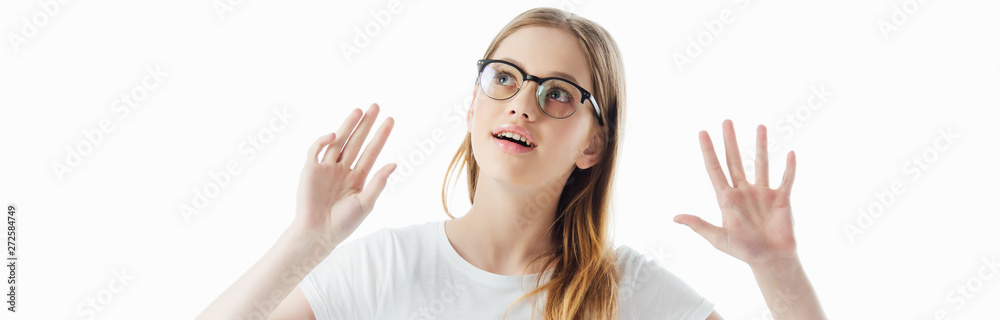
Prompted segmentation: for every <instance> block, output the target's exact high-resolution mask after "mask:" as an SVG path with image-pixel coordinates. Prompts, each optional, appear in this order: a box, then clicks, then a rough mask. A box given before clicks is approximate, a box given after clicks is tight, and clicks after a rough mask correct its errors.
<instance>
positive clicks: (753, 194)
mask: <svg viewBox="0 0 1000 320" xmlns="http://www.w3.org/2000/svg"><path fill="white" fill-rule="evenodd" d="M722 137H723V140H724V141H725V144H726V164H727V165H728V166H729V173H730V175H731V177H732V185H730V184H729V182H728V181H726V176H725V173H723V172H722V166H721V165H719V159H718V158H717V157H716V155H715V148H714V147H713V146H712V139H711V138H709V136H708V132H706V131H704V130H702V131H700V132H698V138H699V140H700V141H701V151H702V155H703V156H704V158H705V167H706V168H707V169H708V176H709V178H710V179H711V180H712V185H713V186H714V188H715V195H716V198H717V199H718V201H719V209H721V210H722V227H718V226H715V225H712V224H710V223H708V222H706V221H705V220H702V219H701V218H699V217H696V216H692V215H687V214H681V215H677V216H675V217H674V222H677V223H681V224H684V225H686V226H688V227H690V228H691V229H692V230H694V231H695V232H697V233H698V234H699V235H701V236H702V237H704V238H705V239H706V240H708V242H710V243H711V244H712V246H714V247H715V248H717V249H719V250H721V251H722V252H725V253H727V254H729V255H731V256H733V257H735V258H737V259H740V260H742V261H744V262H746V263H748V264H750V266H751V267H752V268H757V267H762V266H767V265H769V264H770V263H772V262H778V261H787V259H789V258H792V259H797V255H796V251H795V235H794V233H793V231H792V208H791V206H790V202H789V195H790V193H791V189H792V181H793V180H794V178H795V153H794V152H792V151H790V152H788V157H787V164H786V165H785V175H784V178H783V179H782V181H781V185H780V186H779V187H778V188H777V189H771V188H770V187H769V186H768V181H767V180H768V173H767V131H766V128H765V127H764V126H763V125H759V126H757V156H756V161H755V162H754V166H755V168H756V170H755V177H756V179H755V180H756V181H755V183H754V184H750V183H749V182H747V179H746V175H745V173H744V172H743V162H742V161H741V160H740V153H739V148H738V147H737V145H736V134H735V133H734V130H733V122H732V121H731V120H725V121H723V122H722Z"/></svg>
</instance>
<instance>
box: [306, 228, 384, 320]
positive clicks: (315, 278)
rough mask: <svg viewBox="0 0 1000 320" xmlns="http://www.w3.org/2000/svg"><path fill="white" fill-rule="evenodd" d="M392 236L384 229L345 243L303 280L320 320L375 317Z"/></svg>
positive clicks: (307, 298)
mask: <svg viewBox="0 0 1000 320" xmlns="http://www.w3.org/2000/svg"><path fill="white" fill-rule="evenodd" d="M390 237H391V234H390V232H389V231H388V230H387V229H385V228H383V229H381V230H379V231H376V232H374V233H372V234H370V235H366V236H363V237H360V238H358V239H355V240H354V241H349V242H346V243H343V244H341V245H339V246H337V247H336V248H334V249H333V251H332V252H330V255H329V256H327V257H326V259H324V260H323V261H322V262H320V263H319V264H318V265H317V266H316V268H314V269H313V270H312V271H311V272H309V274H307V275H306V277H305V278H304V279H302V282H300V283H299V287H300V288H302V293H303V294H304V295H305V297H306V300H308V301H309V306H310V307H312V310H313V314H315V315H316V319H317V320H324V319H338V320H344V319H373V318H375V311H376V308H377V306H378V301H379V299H380V298H381V297H380V295H381V293H382V292H384V291H383V290H382V288H383V286H384V285H385V283H386V281H385V279H386V277H385V275H386V272H387V271H388V267H387V264H388V263H387V262H388V261H386V257H387V256H388V252H387V250H389V246H388V243H389V242H390V241H389V239H390Z"/></svg>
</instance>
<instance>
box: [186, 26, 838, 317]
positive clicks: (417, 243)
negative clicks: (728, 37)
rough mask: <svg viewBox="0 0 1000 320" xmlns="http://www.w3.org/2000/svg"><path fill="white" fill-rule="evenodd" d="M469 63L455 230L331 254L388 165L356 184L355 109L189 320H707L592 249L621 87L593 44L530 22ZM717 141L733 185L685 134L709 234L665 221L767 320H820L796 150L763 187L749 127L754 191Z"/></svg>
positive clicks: (761, 144)
mask: <svg viewBox="0 0 1000 320" xmlns="http://www.w3.org/2000/svg"><path fill="white" fill-rule="evenodd" d="M483 58H484V59H482V60H479V61H477V70H478V71H479V77H478V79H477V81H476V83H475V85H474V87H473V88H472V90H473V102H472V105H471V106H470V108H469V111H468V115H467V121H468V133H467V134H466V137H465V141H464V142H463V143H462V145H461V147H460V148H459V150H458V152H457V153H456V154H455V157H454V159H453V160H452V163H451V165H450V166H449V170H448V175H447V176H446V178H445V185H444V188H443V190H442V196H443V199H442V200H443V202H444V203H445V204H446V203H447V198H446V195H447V190H448V188H447V187H448V181H449V180H450V179H449V178H450V177H452V176H454V175H453V173H457V172H458V171H456V170H461V168H463V167H464V168H465V173H466V174H467V176H468V188H469V194H470V199H469V200H470V201H471V203H472V207H471V209H470V210H469V211H468V212H467V213H465V214H464V215H462V216H461V217H459V218H454V217H453V216H452V215H451V213H450V212H448V211H447V206H446V207H445V212H446V213H447V214H448V216H449V217H451V218H452V219H449V220H444V221H432V222H428V223H424V224H420V225H414V226H409V227H405V228H398V229H387V228H383V229H382V230H379V231H378V232H375V233H373V234H371V235H368V236H365V237H362V238H359V239H357V240H356V241H352V242H348V243H343V244H341V243H342V242H343V241H344V239H346V238H347V237H348V236H349V235H350V234H351V233H352V232H353V231H354V230H355V229H356V228H357V227H358V225H359V224H361V221H362V220H364V218H365V217H366V216H367V215H368V214H369V213H370V212H371V211H372V209H373V207H374V205H375V201H376V199H377V198H378V195H379V194H380V193H381V192H382V189H383V188H384V186H385V183H386V180H387V179H388V177H389V175H390V174H391V173H392V171H393V170H394V169H395V165H394V164H389V165H386V166H385V167H383V168H381V169H380V170H378V171H377V172H375V173H374V176H373V177H372V178H371V180H370V181H369V182H368V184H367V185H365V179H366V178H367V176H368V174H369V171H370V170H371V168H372V166H373V163H374V162H375V159H376V157H377V156H378V154H379V153H380V151H381V149H382V146H383V145H384V143H385V141H386V139H387V138H388V135H389V132H390V131H391V129H392V124H393V119H392V118H391V117H389V118H387V119H386V120H385V122H383V124H382V125H381V126H380V127H379V128H378V129H377V130H376V131H375V136H374V137H373V139H372V141H371V143H369V145H368V146H367V147H366V148H365V150H364V152H363V153H361V154H360V158H359V159H358V161H357V163H355V158H356V157H358V155H359V151H360V149H361V145H362V143H363V142H364V140H365V138H366V137H367V135H368V133H369V132H370V131H371V128H372V126H373V122H374V119H375V118H376V117H377V116H378V112H379V108H378V106H377V105H375V104H373V105H372V106H371V107H370V108H369V109H368V111H367V112H365V113H363V114H362V113H361V111H360V110H359V109H355V110H354V111H352V112H351V114H350V115H349V116H348V117H347V119H346V120H345V121H344V123H343V125H342V126H341V127H340V129H339V130H337V131H336V132H335V133H331V134H329V135H325V136H322V137H320V138H319V139H318V140H317V141H316V142H315V143H314V144H313V145H312V146H311V147H310V149H309V150H308V152H307V154H306V163H305V167H304V168H303V171H302V176H301V177H300V179H301V180H300V184H299V190H298V200H297V201H298V204H297V207H296V216H295V219H294V221H293V223H292V225H291V226H289V227H288V229H287V230H286V231H285V233H284V234H283V235H282V236H281V237H280V238H279V239H278V241H277V243H276V244H275V245H274V246H273V247H272V248H271V250H270V251H269V252H268V253H267V255H266V256H265V257H264V258H262V259H261V260H260V261H258V262H257V263H256V264H255V265H254V266H253V267H252V268H251V269H250V270H249V271H247V272H246V274H244V275H243V276H242V277H241V278H240V279H239V280H238V281H237V282H236V283H235V284H233V285H232V286H231V287H230V288H228V289H227V290H226V291H225V292H223V294H222V295H221V296H219V297H218V298H217V299H216V300H215V301H214V302H213V303H212V304H211V305H210V306H208V308H207V309H206V310H205V311H204V312H203V313H202V315H201V316H200V317H199V318H201V319H233V318H248V319H500V318H507V319H528V318H534V319H615V318H620V319H721V317H720V316H719V315H718V314H717V313H715V312H714V308H713V304H712V303H711V302H709V301H707V300H706V299H705V298H703V297H702V296H700V295H699V294H698V293H697V292H696V291H694V290H693V289H692V288H690V287H689V286H688V285H686V284H685V283H684V282H683V281H681V280H680V279H678V278H677V277H675V276H674V275H673V274H671V273H670V272H669V271H667V270H666V269H664V268H663V267H662V266H659V265H658V264H656V263H655V262H652V261H651V260H649V259H644V258H643V256H642V255H641V254H639V253H637V252H636V251H634V250H632V249H629V248H628V247H617V248H615V247H612V244H611V240H610V239H609V238H608V221H609V219H610V212H609V208H608V202H609V200H610V199H611V197H612V195H611V186H612V181H613V177H614V169H615V161H616V158H617V152H618V146H619V145H620V143H621V137H622V135H621V129H622V127H623V116H624V112H625V111H624V109H625V97H624V95H623V92H624V87H625V81H624V74H623V67H622V59H621V55H620V54H619V52H618V48H617V45H616V44H615V42H614V40H613V39H612V38H611V36H610V35H609V34H608V33H607V31H605V30H604V29H603V28H602V27H600V26H599V25H597V24H595V23H593V22H591V21H589V20H586V19H583V18H580V17H578V16H575V15H572V14H569V13H566V12H563V11H560V10H556V9H548V8H543V9H533V10H529V11H527V12H524V13H522V14H521V15H519V16H517V17H516V18H514V20H513V21H511V22H510V23H509V24H508V25H507V26H505V27H504V28H503V30H501V31H500V33H499V34H498V35H497V36H496V37H495V38H494V39H493V42H492V43H491V44H490V46H489V48H487V50H486V53H485V55H484V56H483ZM723 138H724V140H725V144H726V155H727V160H728V161H727V164H728V166H729V171H730V173H731V178H732V185H730V184H729V182H728V181H727V180H726V178H725V174H724V173H723V171H722V168H721V166H720V164H719V161H718V159H717V158H716V155H715V151H714V150H715V149H714V148H713V146H712V142H711V140H710V139H709V136H708V133H707V132H705V131H702V132H700V133H699V139H700V140H701V147H702V152H703V156H704V159H705V165H706V167H707V169H708V173H709V177H710V178H711V180H712V184H713V185H714V187H715V192H716V195H717V198H718V200H719V207H720V208H721V210H722V215H723V226H722V227H717V226H713V225H711V224H709V223H707V222H705V221H704V220H702V219H700V218H697V217H694V216H689V215H679V216H677V217H675V218H674V221H676V222H678V223H682V224H685V225H687V226H689V227H690V228H691V229H693V230H694V231H695V232H697V233H698V234H700V235H701V236H703V237H704V238H705V239H707V240H708V241H709V242H711V244H712V245H713V246H715V247H716V248H718V249H719V250H721V251H723V252H725V253H727V254H730V255H732V256H733V257H736V258H737V259H740V260H742V261H745V262H746V263H748V264H749V265H750V267H751V269H752V270H753V273H754V276H755V277H756V279H757V282H758V284H759V285H760V289H761V292H762V293H763V295H764V298H765V299H766V300H767V304H768V307H769V308H770V309H771V312H772V314H773V315H774V317H775V318H776V319H821V318H824V317H825V316H824V315H823V312H822V310H821V308H820V305H819V302H818V300H817V298H816V295H815V293H814V292H813V289H812V286H811V285H810V283H809V280H808V279H807V278H806V275H805V273H804V272H803V270H802V268H801V264H800V263H799V260H798V257H797V255H796V247H795V239H794V236H793V232H792V217H791V209H790V207H789V194H790V190H791V186H792V180H793V178H794V175H795V157H794V154H793V153H791V152H789V154H788V158H787V169H786V171H785V175H784V179H783V181H782V183H781V185H780V187H778V188H777V189H771V188H770V187H769V186H768V181H767V177H768V175H767V167H768V164H767V154H766V153H765V146H766V145H767V143H766V132H765V128H764V127H763V126H760V127H758V131H757V158H756V159H755V164H756V170H757V171H756V173H757V174H756V176H757V177H758V179H757V181H756V182H755V183H754V184H749V183H748V182H747V181H746V178H745V176H744V173H743V171H742V170H743V169H742V168H743V166H742V164H741V160H740V158H739V152H738V148H737V145H736V139H735V135H734V133H733V125H732V122H731V121H728V120H726V121H724V122H723ZM323 150H325V152H324V151H323ZM321 152H323V154H322V156H321V155H320V153H321Z"/></svg>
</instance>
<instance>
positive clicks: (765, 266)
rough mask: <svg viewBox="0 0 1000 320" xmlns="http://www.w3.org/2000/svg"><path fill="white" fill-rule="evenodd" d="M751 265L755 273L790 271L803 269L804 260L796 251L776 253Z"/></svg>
mask: <svg viewBox="0 0 1000 320" xmlns="http://www.w3.org/2000/svg"><path fill="white" fill-rule="evenodd" d="M749 265H750V269H751V270H753V272H754V273H755V274H756V273H762V272H768V273H773V272H778V273H786V272H788V271H792V270H799V269H802V262H801V260H799V255H798V253H797V252H795V251H792V252H789V253H783V254H775V255H773V256H770V257H767V258H764V259H759V260H758V261H755V262H754V263H750V264H749Z"/></svg>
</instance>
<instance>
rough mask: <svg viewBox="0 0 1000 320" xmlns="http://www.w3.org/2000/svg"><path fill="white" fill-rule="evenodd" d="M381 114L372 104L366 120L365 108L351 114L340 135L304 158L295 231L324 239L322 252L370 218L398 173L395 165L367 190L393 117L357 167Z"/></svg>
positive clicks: (319, 141) (329, 137)
mask: <svg viewBox="0 0 1000 320" xmlns="http://www.w3.org/2000/svg"><path fill="white" fill-rule="evenodd" d="M378 112H379V107H378V104H374V103H373V104H372V105H371V106H370V107H369V108H368V111H367V112H366V113H364V114H363V117H362V113H361V109H357V108H356V109H354V110H352V111H351V114H350V115H348V116H347V119H345V120H344V123H343V124H342V125H341V126H340V129H339V130H337V132H335V133H331V134H327V135H324V136H322V137H320V138H319V139H317V140H316V142H315V143H313V145H312V146H310V147H309V151H308V153H307V154H306V163H305V166H304V167H303V168H302V175H301V176H300V177H299V188H298V194H297V197H296V202H297V203H296V208H295V211H296V212H295V220H294V221H293V223H292V226H293V227H295V228H297V229H298V230H297V231H299V232H307V233H309V234H311V235H312V236H321V238H320V239H316V240H315V241H324V242H326V243H325V245H324V247H327V248H330V249H329V250H332V247H333V246H336V245H338V244H340V243H341V242H343V241H344V239H346V238H347V237H348V236H349V235H351V233H353V232H354V230H356V229H357V228H358V226H359V225H361V221H364V219H365V217H367V216H368V214H369V213H371V211H372V209H373V208H374V206H375V200H376V199H378V196H379V194H381V193H382V189H384V188H385V184H386V180H388V179H389V174H391V173H392V171H393V170H395V169H396V164H394V163H390V164H387V165H385V166H384V167H382V168H381V169H380V170H379V171H378V172H376V173H375V175H374V176H372V179H371V180H370V181H368V185H367V186H366V185H365V179H366V178H367V177H368V173H369V171H370V170H371V168H372V165H373V164H374V162H375V158H377V157H378V155H379V153H380V152H381V151H382V146H383V145H384V144H385V141H386V139H387V138H388V137H389V132H391V131H392V124H393V119H392V117H389V118H386V119H385V121H383V122H382V126H380V127H379V128H378V130H377V131H376V132H375V136H374V137H373V138H372V141H371V142H370V143H369V144H368V146H367V147H365V151H364V153H363V154H361V158H360V159H359V160H358V162H357V163H356V164H354V160H355V158H356V157H357V156H358V151H359V150H360V149H361V144H362V143H364V141H365V138H366V137H367V136H368V132H369V131H370V130H371V128H372V124H373V123H374V122H375V118H376V117H378ZM359 118H360V120H361V123H360V124H358V120H359ZM355 125H357V128H355ZM352 130H353V133H351V132H352ZM324 147H325V148H326V152H325V153H324V154H323V158H322V159H318V157H319V153H320V151H321V150H323V148H324ZM341 149H343V150H341ZM352 164H354V167H353V168H352V167H351V165H352ZM315 241H313V242H315Z"/></svg>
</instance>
